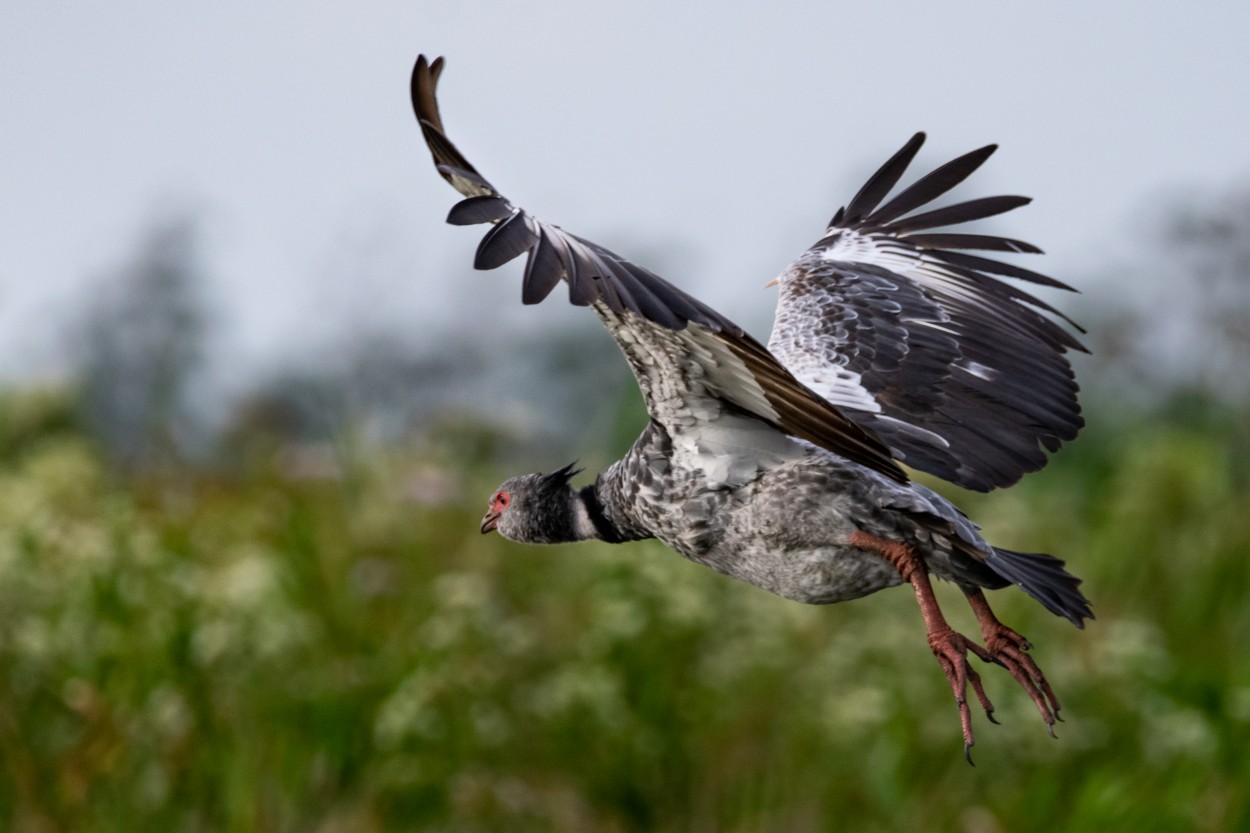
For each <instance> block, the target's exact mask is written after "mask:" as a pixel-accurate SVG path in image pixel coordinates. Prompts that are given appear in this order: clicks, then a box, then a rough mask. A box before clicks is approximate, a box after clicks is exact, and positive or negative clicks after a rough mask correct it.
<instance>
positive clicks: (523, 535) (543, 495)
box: [482, 463, 581, 544]
mask: <svg viewBox="0 0 1250 833" xmlns="http://www.w3.org/2000/svg"><path fill="white" fill-rule="evenodd" d="M574 465H575V464H574V463H569V464H568V465H567V466H565V467H564V468H561V469H557V470H556V471H553V472H551V473H550V474H523V475H520V476H519V477H510V478H508V479H507V480H505V481H504V482H503V483H502V484H501V485H500V486H499V488H498V489H496V490H495V493H494V494H493V495H491V498H490V508H489V509H488V510H487V511H486V515H485V516H484V517H483V518H482V533H483V534H485V533H487V532H490V531H492V530H493V531H495V532H498V533H499V534H500V535H502V536H503V537H505V538H507V539H508V540H510V541H519V542H521V543H526V544H558V543H562V542H564V541H569V540H573V538H572V537H571V534H570V533H571V530H572V529H573V511H574V498H575V497H576V492H574V491H573V489H572V487H570V486H569V480H570V479H571V478H572V477H573V475H575V474H577V473H578V472H580V471H581V469H574V468H573V466H574Z"/></svg>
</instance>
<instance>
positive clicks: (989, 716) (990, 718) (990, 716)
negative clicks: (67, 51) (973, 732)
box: [985, 711, 1003, 726]
mask: <svg viewBox="0 0 1250 833" xmlns="http://www.w3.org/2000/svg"><path fill="white" fill-rule="evenodd" d="M985 719H986V720H988V721H989V722H990V723H993V724H994V725H995V726H1002V725H1003V724H1001V723H999V722H998V718H997V717H995V716H994V712H992V711H990V712H986V713H985Z"/></svg>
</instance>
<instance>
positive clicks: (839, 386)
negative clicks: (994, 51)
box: [769, 133, 1085, 491]
mask: <svg viewBox="0 0 1250 833" xmlns="http://www.w3.org/2000/svg"><path fill="white" fill-rule="evenodd" d="M923 143H924V134H923V133H917V134H916V135H915V136H913V137H912V139H911V140H910V141H909V142H907V144H906V145H904V146H903V148H902V149H901V150H899V151H898V153H896V154H895V155H894V156H893V157H891V158H890V159H889V161H887V162H886V163H885V164H884V165H883V166H882V167H881V168H880V169H879V170H878V171H877V172H876V173H875V174H873V176H872V177H871V178H870V179H869V180H868V182H867V183H866V184H865V185H864V186H863V187H862V188H861V189H860V190H859V192H858V193H857V194H856V195H855V196H854V197H853V198H852V199H851V201H850V202H849V203H847V205H846V206H845V207H844V208H841V209H839V210H838V212H837V214H835V215H834V217H833V219H832V220H831V221H830V223H829V227H828V228H827V229H826V231H825V236H824V238H823V239H822V240H821V241H820V242H819V243H817V244H816V245H815V246H813V247H812V248H811V249H809V250H808V251H807V252H805V253H804V254H803V255H802V256H801V257H800V258H799V259H798V260H796V261H795V262H794V263H793V264H791V266H790V267H789V268H788V269H787V270H786V272H785V273H783V275H782V277H781V278H780V279H779V281H780V283H781V291H780V295H779V298H778V302H777V315H776V319H775V321H774V324H773V331H772V335H771V337H770V339H769V349H770V350H771V351H772V352H773V354H774V355H775V356H776V357H777V358H778V359H779V360H780V361H781V362H782V363H783V364H784V365H786V367H787V368H789V369H790V371H791V372H793V373H794V375H795V376H796V377H797V378H798V379H799V380H800V381H802V382H803V383H805V384H806V385H808V386H809V387H811V388H812V389H813V390H815V391H816V392H817V393H819V394H821V395H822V396H824V397H825V398H826V399H828V400H829V401H830V402H832V403H834V404H836V405H838V406H840V407H841V408H843V410H844V412H845V413H846V414H847V415H848V416H849V417H851V418H852V419H853V420H855V421H856V422H858V423H859V424H860V425H861V426H863V427H865V428H867V429H869V430H871V431H873V432H874V433H876V434H878V435H879V436H880V437H881V438H882V439H883V440H884V441H885V443H886V444H887V445H888V446H890V449H891V451H893V453H894V454H895V456H896V457H897V458H898V459H899V460H902V461H903V462H905V463H907V464H908V465H910V466H913V467H915V468H918V469H920V470H922V471H926V472H929V473H930V474H934V475H937V476H938V477H941V478H943V479H945V480H949V481H951V482H953V483H956V484H958V485H960V486H964V487H966V488H971V489H977V490H980V491H988V490H989V489H992V488H995V487H999V486H1006V485H1009V484H1011V483H1014V482H1015V481H1016V480H1018V479H1019V478H1020V477H1021V476H1022V475H1023V474H1025V473H1027V472H1030V471H1035V470H1037V469H1039V468H1041V467H1042V466H1044V465H1045V463H1046V459H1047V454H1048V452H1053V451H1055V450H1057V449H1058V448H1059V447H1060V445H1061V444H1062V443H1063V442H1065V441H1067V440H1071V439H1073V438H1074V437H1075V436H1076V434H1077V432H1078V431H1079V430H1080V428H1081V426H1082V425H1083V424H1084V420H1083V419H1082V417H1081V412H1080V406H1079V405H1078V404H1077V385H1076V382H1075V379H1074V376H1073V373H1072V368H1071V365H1070V364H1069V362H1068V359H1067V357H1066V355H1065V354H1066V353H1067V351H1069V350H1077V351H1084V349H1085V348H1084V347H1082V346H1081V344H1080V342H1079V341H1077V339H1076V338H1074V337H1073V336H1072V335H1071V334H1070V333H1069V332H1068V331H1067V330H1066V329H1064V328H1063V327H1062V326H1060V324H1059V323H1058V322H1059V321H1062V322H1064V323H1066V324H1068V325H1070V326H1071V327H1072V328H1073V329H1075V330H1077V331H1080V332H1083V331H1082V330H1081V329H1080V327H1078V326H1077V325H1076V324H1074V323H1073V322H1072V321H1071V320H1069V319H1068V318H1067V317H1066V316H1064V315H1063V314H1062V313H1060V312H1059V311H1057V310H1056V309H1054V308H1053V307H1051V306H1050V305H1048V304H1046V303H1045V302H1043V301H1042V300H1040V299H1038V298H1036V297H1034V296H1032V295H1030V294H1028V293H1027V292H1024V291H1023V290H1021V289H1019V288H1018V287H1016V286H1013V285H1011V284H1008V283H1006V282H1004V281H1003V280H1000V279H999V278H998V277H994V276H1002V277H1007V278H1016V279H1019V280H1024V281H1028V282H1032V283H1036V284H1040V285H1043V286H1048V287H1053V288H1058V289H1065V290H1070V289H1071V287H1068V286H1066V285H1065V284H1063V283H1060V282H1059V281H1057V280H1054V279H1053V278H1049V277H1046V276H1045V275H1041V274H1039V273H1037V272H1034V271H1031V270H1029V269H1024V268H1022V267H1019V266H1016V265H1015V264H1011V263H1005V262H1002V261H998V260H993V259H990V258H987V257H983V256H980V255H973V254H969V253H968V251H967V250H974V251H975V250H982V251H993V252H1008V253H1031V254H1036V253H1040V252H1041V250H1040V249H1038V248H1037V247H1036V246H1033V245H1032V244H1029V243H1025V242H1023V241H1020V240H1014V239H1011V238H1007V237H997V236H993V235H987V234H963V233H952V232H944V231H934V229H940V228H942V227H945V226H950V225H956V224H959V223H965V222H970V221H973V220H980V219H983V218H986V217H992V216H994V215H997V214H1001V213H1003V212H1006V211H1010V210H1011V209H1013V208H1017V207H1019V206H1022V205H1025V204H1026V203H1028V202H1029V199H1028V198H1026V197H1018V196H995V197H983V198H980V199H973V200H969V201H967V202H961V203H957V204H955V205H948V206H945V207H942V208H935V209H931V210H928V211H924V212H921V213H913V212H914V211H915V210H916V209H918V208H921V207H922V206H925V205H928V204H929V203H931V202H933V201H934V200H936V199H938V198H939V197H941V196H942V195H944V194H945V193H947V192H948V191H950V190H951V189H952V188H954V187H955V186H956V185H958V184H959V183H961V182H962V181H963V180H964V179H966V178H967V177H968V176H969V175H970V174H972V172H973V171H975V170H976V169H977V168H979V167H980V166H981V164H982V163H984V162H985V160H986V159H988V158H989V156H990V155H991V154H992V153H993V152H994V150H995V149H996V147H995V146H994V145H989V146H987V147H983V148H980V149H978V150H974V151H972V152H971V153H967V154H965V155H963V156H960V157H959V158H958V159H955V160H953V161H951V162H948V163H947V164H945V165H942V166H941V167H939V168H937V169H936V170H934V171H932V172H931V173H929V174H927V175H925V176H923V177H921V178H920V179H919V180H917V181H916V182H915V183H913V184H912V185H911V186H909V187H907V188H905V189H904V190H902V191H901V192H899V193H898V195H897V196H895V197H894V198H893V199H891V200H889V201H888V202H885V204H884V205H882V201H883V200H885V198H886V196H887V195H888V194H889V193H890V191H892V190H893V189H894V187H895V186H896V185H897V184H898V181H899V179H900V178H901V177H902V175H903V172H904V171H905V170H906V169H907V167H908V165H909V164H910V163H911V161H912V159H913V158H914V157H915V155H916V152H917V151H919V149H920V146H921V145H922V144H923Z"/></svg>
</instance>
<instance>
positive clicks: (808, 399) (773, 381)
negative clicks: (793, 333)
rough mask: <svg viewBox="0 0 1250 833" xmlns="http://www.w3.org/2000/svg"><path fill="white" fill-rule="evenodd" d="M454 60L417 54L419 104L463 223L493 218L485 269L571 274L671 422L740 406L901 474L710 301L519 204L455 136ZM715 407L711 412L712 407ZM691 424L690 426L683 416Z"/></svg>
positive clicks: (540, 286)
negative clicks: (447, 107)
mask: <svg viewBox="0 0 1250 833" xmlns="http://www.w3.org/2000/svg"><path fill="white" fill-rule="evenodd" d="M442 69H443V59H442V58H438V59H436V60H434V61H433V62H429V61H427V60H426V58H425V56H421V57H419V58H418V59H417V64H416V67H415V68H414V70H413V74H412V101H413V108H414V109H415V111H416V114H417V120H418V121H419V122H420V124H421V131H422V133H423V134H424V135H425V141H426V144H427V145H429V148H430V152H431V154H433V156H434V164H435V165H436V166H437V168H438V171H439V173H440V174H442V176H443V178H444V179H446V180H447V181H448V182H449V183H451V185H452V186H453V187H454V188H455V189H456V190H457V191H459V192H460V193H461V194H463V195H464V196H465V197H466V199H464V200H462V201H461V202H459V203H457V204H456V205H455V206H453V207H452V209H451V213H450V214H449V215H448V217H447V221H448V222H449V223H452V224H454V225H466V224H473V223H490V224H492V228H491V229H490V231H488V232H487V233H486V236H485V237H484V238H483V239H482V242H481V243H480V244H479V245H478V248H477V256H476V258H475V259H474V266H475V267H476V268H478V269H494V268H496V267H499V266H502V265H503V264H505V263H507V262H508V261H510V260H512V259H514V258H516V257H518V256H519V255H521V254H524V253H528V255H529V256H528V259H527V260H526V264H525V273H524V277H523V282H522V288H521V299H522V301H523V302H524V303H527V304H534V303H538V302H539V301H541V300H543V299H544V298H546V297H547V295H548V294H550V292H551V290H552V289H554V288H555V285H556V284H557V283H559V282H560V281H561V280H563V281H564V282H565V283H567V284H568V287H569V300H570V301H571V302H572V303H573V304H576V305H579V306H590V307H592V308H593V309H594V310H595V311H596V312H597V313H598V314H599V316H600V318H601V319H602V320H603V321H604V323H605V324H606V325H607V327H608V330H609V332H611V334H612V336H613V338H614V339H615V340H616V342H617V344H618V345H620V347H621V349H622V351H624V353H625V357H626V359H627V360H628V362H629V365H630V367H631V369H632V370H633V371H634V375H635V377H636V378H637V380H638V384H639V387H640V388H641V389H642V393H643V396H644V398H645V400H646V403H647V409H648V411H649V412H650V414H651V416H652V418H653V419H655V420H656V421H658V422H660V423H661V424H663V425H665V426H666V427H668V428H670V429H671V428H675V427H676V428H681V427H688V423H689V421H691V420H693V421H700V420H706V419H711V418H714V417H715V416H716V413H717V412H724V411H726V410H729V409H731V408H732V409H737V410H739V411H743V412H746V413H748V414H750V415H751V416H753V417H755V418H757V419H759V420H762V421H764V422H767V423H769V424H771V425H773V426H775V427H776V428H778V429H779V430H781V431H783V432H785V433H787V434H790V435H793V436H796V437H801V438H803V439H805V440H808V441H810V442H813V443H816V444H817V445H820V446H823V447H824V448H826V449H828V450H830V451H832V452H834V453H836V454H839V455H841V456H843V457H846V458H848V459H851V460H854V461H855V462H857V463H860V464H862V465H865V466H868V467H869V468H872V469H874V470H876V471H878V472H881V473H882V474H885V475H887V476H889V477H891V478H893V479H895V480H900V481H904V480H906V476H905V475H904V474H903V472H902V470H901V469H900V468H899V467H898V465H897V464H896V463H895V462H894V461H893V460H892V459H891V457H890V453H889V450H888V449H887V448H886V447H885V445H884V444H882V443H881V441H880V440H878V439H877V438H876V437H875V436H874V435H873V434H872V433H871V431H870V430H869V429H866V428H863V427H861V426H859V425H857V424H856V423H854V422H852V421H850V420H849V419H847V417H846V416H845V415H844V414H842V413H841V412H840V411H839V410H838V409H837V408H835V407H833V406H832V405H830V404H829V403H828V402H826V401H825V400H823V399H822V398H821V397H819V396H817V395H816V394H814V393H813V392H812V391H810V390H808V389H807V388H806V387H804V386H803V385H802V384H800V383H799V382H798V381H797V380H796V379H795V378H794V376H793V375H792V374H791V373H790V372H789V371H788V370H786V369H785V368H784V367H783V366H782V365H781V364H780V363H778V362H777V360H776V359H775V358H774V357H773V356H772V354H771V353H769V352H768V350H767V349H766V348H765V347H764V346H763V345H762V344H760V343H759V342H758V341H756V340H755V339H753V338H751V337H750V336H749V335H747V334H746V333H745V332H743V330H742V329H741V328H740V327H738V326H737V325H735V324H734V323H733V322H731V321H729V320H728V319H727V318H725V317H724V316H722V315H720V314H719V313H718V312H716V311H715V310H713V309H712V308H711V307H708V306H707V305H706V304H703V303H701V302H700V301H698V300H696V299H694V298H692V297H691V296H689V295H687V294H686V293H684V292H682V291H681V290H679V289H677V288H676V287H674V286H673V285H671V284H669V283H668V282H667V281H665V280H664V279H662V278H660V277H659V276H658V275H655V274H654V273H652V272H650V271H648V270H646V269H644V268H642V267H641V266H638V265H637V264H634V263H631V262H629V261H628V260H626V259H624V258H622V257H620V256H619V255H617V254H614V253H613V252H610V251H608V250H607V249H605V248H603V247H601V246H598V245H596V244H594V243H591V242H590V241H588V240H583V239H582V238H580V237H577V236H576V235H572V234H569V233H568V232H566V231H564V230H563V229H561V228H560V227H558V226H554V225H550V224H548V223H544V222H541V221H540V220H538V219H536V218H534V217H532V216H530V215H529V214H527V213H526V212H525V211H523V210H522V209H520V208H518V207H517V206H514V205H513V204H512V203H511V202H509V201H508V200H507V199H506V198H505V197H504V196H503V195H501V194H500V193H499V192H498V191H497V190H496V189H495V187H494V186H493V185H491V184H490V183H489V182H488V181H487V180H486V179H485V178H483V177H482V175H481V174H479V173H478V172H477V170H476V169H475V168H474V167H473V166H472V165H471V164H469V161H468V160H467V159H465V158H464V156H463V155H462V154H461V153H460V151H459V150H457V149H456V147H455V145H453V144H452V143H451V141H450V140H448V138H447V135H446V132H445V130H444V129H443V121H442V118H441V117H440V115H439V110H438V101H437V99H436V97H435V87H436V85H437V82H438V77H439V75H440V73H441V72H442ZM709 409H710V410H709ZM684 424H685V425H684Z"/></svg>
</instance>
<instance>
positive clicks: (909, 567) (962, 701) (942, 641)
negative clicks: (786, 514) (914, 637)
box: [850, 531, 998, 763]
mask: <svg viewBox="0 0 1250 833" xmlns="http://www.w3.org/2000/svg"><path fill="white" fill-rule="evenodd" d="M850 543H851V546H854V547H860V548H861V549H866V550H871V551H872V552H875V553H877V554H878V555H880V556H881V557H882V558H884V559H885V560H886V561H889V562H890V563H891V564H892V565H894V568H895V569H896V570H898V572H899V575H901V576H902V577H903V580H904V581H906V582H908V583H909V584H911V586H912V589H913V590H915V592H916V601H917V602H919V604H920V614H921V616H923V617H924V624H925V630H926V631H927V632H928V636H929V647H930V649H932V651H933V655H934V656H936V657H937V661H938V664H939V665H940V666H941V667H942V673H943V674H945V675H946V682H947V683H948V684H949V685H950V687H951V691H952V692H954V694H955V703H956V705H958V707H959V723H960V726H961V727H962V729H963V735H964V756H965V757H966V758H967V759H968V763H972V755H971V749H972V746H973V744H975V743H976V740H975V738H974V737H973V733H972V713H971V711H970V710H969V708H968V686H969V685H971V686H972V690H973V692H974V693H975V694H976V697H977V701H978V702H979V703H980V704H981V708H982V709H984V710H985V714H986V717H988V718H989V719H990V721H991V722H994V723H997V722H998V721H996V720H994V705H993V704H992V703H991V702H990V699H989V697H987V696H986V694H985V689H984V688H983V687H982V685H981V676H980V675H979V674H977V672H976V671H974V670H973V669H972V668H971V667H970V666H969V665H968V652H969V651H971V652H972V653H973V654H976V655H977V656H978V657H980V658H981V659H983V660H985V661H986V662H995V661H996V660H995V659H994V658H993V657H992V656H991V655H990V653H989V652H988V651H986V650H985V649H984V648H982V647H981V646H980V645H977V644H976V643H975V642H972V641H971V640H969V639H968V638H967V637H965V636H964V635H963V634H960V633H957V632H956V631H955V630H954V629H952V628H951V626H950V625H949V624H947V622H946V617H945V616H943V615H942V610H941V608H939V607H938V603H937V597H936V596H934V595H933V585H932V584H931V583H930V582H929V574H928V571H927V570H926V569H925V566H924V563H923V562H922V561H921V560H920V558H919V557H918V556H917V555H916V552H915V550H913V549H912V548H911V547H909V546H908V545H906V544H902V543H899V542H898V541H890V540H888V539H885V538H878V537H877V536H875V535H869V534H868V533H866V532H858V531H857V532H855V534H853V535H852V536H851V541H850Z"/></svg>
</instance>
